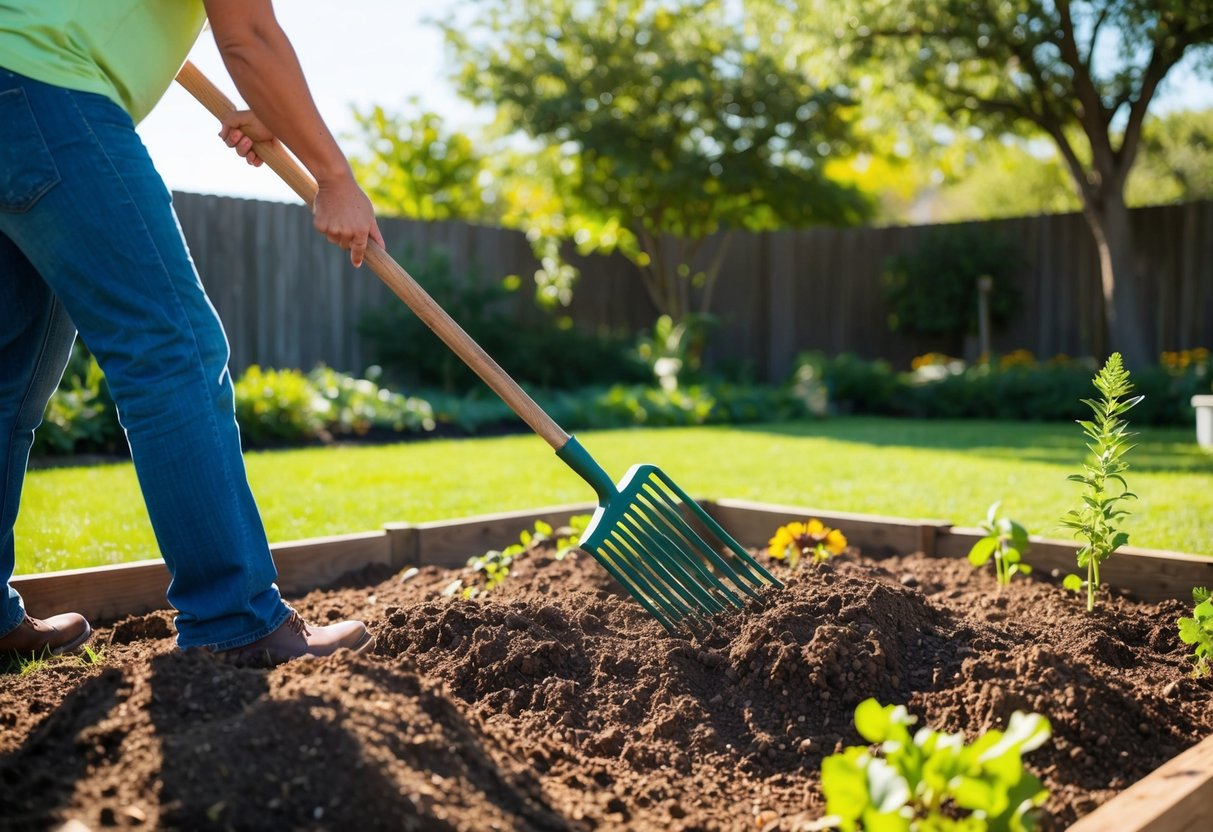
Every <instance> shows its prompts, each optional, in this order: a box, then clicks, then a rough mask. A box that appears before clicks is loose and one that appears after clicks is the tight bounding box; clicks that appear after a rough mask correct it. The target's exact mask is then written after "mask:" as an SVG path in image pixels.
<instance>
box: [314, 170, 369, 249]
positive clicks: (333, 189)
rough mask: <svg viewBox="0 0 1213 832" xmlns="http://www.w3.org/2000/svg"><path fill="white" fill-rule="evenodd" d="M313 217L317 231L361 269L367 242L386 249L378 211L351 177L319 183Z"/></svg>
mask: <svg viewBox="0 0 1213 832" xmlns="http://www.w3.org/2000/svg"><path fill="white" fill-rule="evenodd" d="M312 214H313V216H314V224H315V226H316V230H317V231H319V232H320V233H321V234H323V235H324V236H325V237H327V238H328V239H329V242H331V243H336V244H337V245H339V246H341V247H342V248H343V249H346V250H347V251H349V253H350V262H351V263H353V264H354V265H355V266H361V265H362V259H363V257H364V256H365V255H366V246H367V241H368V240H374V241H375V242H376V243H378V244H379V245H380V246H382V245H383V235H382V234H380V233H379V224H378V223H376V222H375V209H374V208H373V207H372V206H371V201H370V200H369V199H368V198H367V196H366V194H365V193H363V192H362V189H361V188H359V187H358V183H357V182H355V181H354V178H353V176H351V175H348V174H346V175H343V176H338V177H336V178H335V179H332V180H322V181H320V182H319V183H318V189H317V191H316V199H315V201H314V202H313V203H312Z"/></svg>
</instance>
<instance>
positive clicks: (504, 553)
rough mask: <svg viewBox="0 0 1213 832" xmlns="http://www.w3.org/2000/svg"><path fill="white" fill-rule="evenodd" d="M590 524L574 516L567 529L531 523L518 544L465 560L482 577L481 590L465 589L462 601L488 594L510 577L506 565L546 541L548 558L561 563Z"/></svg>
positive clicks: (585, 516)
mask: <svg viewBox="0 0 1213 832" xmlns="http://www.w3.org/2000/svg"><path fill="white" fill-rule="evenodd" d="M589 524H590V515H588V514H578V515H575V516H573V517H570V518H569V525H568V526H564V527H561V528H559V529H554V528H552V525H551V524H550V523H545V522H544V521H542V520H536V521H535V527H534V529H533V530H528V529H523V530H522V533H521V534H519V535H518V542H517V543H514V544H513V545H510V546H507V547H505V548H504V549H502V550H501V551H497V550H496V549H493V550H490V551H488V552H485V553H484V554H483V555H477V556H476V557H473V558H471V559H469V560H468V566H469V567H470V568H471V569H472V570H473V571H476V572H482V573H483V574H484V587H483V589H480V588H477V587H474V586H469V587H467V588H466V589H464V591H463V597H464V598H474V597H476V596H477V595H479V594H480V593H481V592H488V591H489V590H491V589H493V588H494V587H496V586H498V585H499V584H500V583H501V582H502V581H504V580H505V579H506V578H508V577H509V575H510V564H512V563H513V562H514V558H516V557H518V556H519V555H521V554H523V553H524V552H530V551H533V550H535V549H537V548H539V547H540V546H542V545H543V544H545V543H547V542H548V541H553V542H554V543H555V548H554V550H553V552H552V557H553V558H555V559H556V560H564V557H565V556H566V555H567V554H568V553H569V552H571V551H573V550H574V549H576V548H577V541H578V539H579V537H580V535H581V533H582V532H583V531H585V529H586V527H587V526H589Z"/></svg>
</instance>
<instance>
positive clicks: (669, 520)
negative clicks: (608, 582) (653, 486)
mask: <svg viewBox="0 0 1213 832" xmlns="http://www.w3.org/2000/svg"><path fill="white" fill-rule="evenodd" d="M637 500H639V501H641V502H642V503H643V504H644V505H645V506H648V507H649V510H650V511H651V512H652V513H654V514H656V515H657V516H658V517H660V518H661V519H662V520H663V521H664V522H665V524H666V526H668V527H669V528H670V531H671V532H672V533H673V534H674V535H677V538H676V539H673V540H670V545H671V546H673V547H674V548H675V550H676V551H677V553H678V555H679V557H680V558H681V559H682V561H683V562H684V563H688V564H690V566H691V567H692V568H693V569H694V570H695V571H696V572H697V573H699V575H700V576H702V577H703V579H704V580H706V581H708V582H709V583H710V584H711V585H712V586H713V587H715V588H716V589H717V590H718V591H719V592H720V593H722V594H723V595H724V597H725V599H726V600H727V601H728V602H729V603H730V604H732V605H733V606H735V607H738V608H740V607H741V606H742V603H741V599H740V598H738V597H737V595H736V594H735V593H734V592H733V591H732V590H730V589H729V588H728V587H727V586H725V585H724V583H723V582H722V581H721V580H720V578H718V577H716V575H714V574H713V573H712V571H711V570H710V569H708V568H707V566H706V565H705V564H704V558H703V557H702V556H700V553H699V552H696V551H695V544H694V543H693V542H692V541H690V540H687V539H686V534H685V533H684V532H683V529H682V528H681V527H683V526H686V522H685V521H683V520H682V518H680V517H678V516H677V515H673V516H671V512H670V511H669V510H668V509H666V508H665V506H662V505H660V504H657V505H651V503H652V498H650V497H648V496H647V495H646V494H644V493H638V494H637ZM688 531H689V527H688ZM667 539H668V538H667ZM680 542H685V543H686V545H680ZM700 543H701V544H702V541H700Z"/></svg>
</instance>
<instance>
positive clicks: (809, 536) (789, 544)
mask: <svg viewBox="0 0 1213 832" xmlns="http://www.w3.org/2000/svg"><path fill="white" fill-rule="evenodd" d="M846 546H847V539H846V536H845V535H843V533H842V532H840V531H838V530H837V529H831V528H829V527H828V526H826V524H825V523H822V522H821V521H820V520H818V519H817V518H815V517H814V518H811V519H810V520H809V521H808V522H807V523H799V522H792V523H788V524H787V525H786V526H780V527H779V528H778V529H776V530H775V534H774V535H773V536H772V537H771V539H770V541H769V542H768V544H767V554H768V555H769V556H770V557H771V558H773V559H775V560H787V562H788V565H789V566H791V567H792V568H793V569H795V568H796V566H797V565H798V564H799V563H800V559H801V558H802V557H807V558H812V559H813V561H814V562H815V563H822V562H824V561H827V560H829V559H830V557H831V556H832V555H837V554H840V553H841V552H842V551H843V550H844V549H846Z"/></svg>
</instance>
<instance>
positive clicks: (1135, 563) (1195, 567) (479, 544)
mask: <svg viewBox="0 0 1213 832" xmlns="http://www.w3.org/2000/svg"><path fill="white" fill-rule="evenodd" d="M700 505H701V506H702V507H703V508H704V509H705V510H706V511H707V512H708V514H709V515H711V516H712V517H713V518H714V519H715V520H716V521H717V522H718V523H720V525H721V526H723V527H724V528H725V529H726V530H727V531H729V533H730V534H732V535H733V537H735V538H736V539H737V541H738V542H739V543H741V544H742V545H743V546H747V547H753V548H759V547H763V546H765V545H766V543H767V539H768V538H769V536H770V535H771V533H772V532H773V531H774V530H775V529H776V528H778V527H779V526H781V525H783V524H785V523H788V522H791V521H793V520H804V519H806V518H808V517H816V518H818V519H819V520H821V521H822V522H823V523H825V524H826V525H829V526H834V527H836V528H839V529H841V530H842V531H843V532H844V533H845V534H846V536H847V539H848V541H849V542H850V543H851V544H852V545H855V546H857V547H859V548H860V549H862V550H864V551H866V552H869V553H872V554H876V555H883V554H908V553H911V552H915V551H922V552H923V553H925V554H927V555H933V556H938V557H951V558H961V557H965V556H966V555H967V554H968V551H969V549H970V548H971V547H972V545H973V543H975V542H976V541H977V540H978V539H980V538H981V537H983V536H984V532H982V531H981V530H980V529H972V528H956V527H953V526H952V525H951V524H950V523H949V522H947V521H944V520H926V519H906V518H898V517H882V516H879V515H865V514H851V513H845V512H836V511H826V510H817V509H807V508H804V507H799V506H788V505H776V504H770V503H759V502H753V501H749V500H728V499H721V500H715V501H710V500H705V501H701V502H700ZM594 507H595V506H594V504H593V503H590V502H586V503H574V504H569V505H560V506H549V507H546V508H540V509H531V510H523V511H512V512H503V513H499V514H487V515H479V516H475V517H467V518H461V519H455V520H440V521H434V522H427V523H388V524H385V526H384V527H383V529H381V530H379V531H374V532H363V533H357V534H344V535H336V536H332V537H321V538H312V539H308V540H298V541H290V542H286V543H276V544H273V545H272V546H271V547H270V548H271V550H272V551H273V554H274V559H275V562H276V564H277V566H278V585H279V587H280V588H281V589H282V591H283V592H284V593H287V594H294V593H302V592H306V591H308V590H311V589H316V588H319V587H321V586H325V585H327V584H331V583H333V582H334V581H336V580H337V579H339V578H340V577H342V576H343V575H346V574H349V573H352V572H357V571H358V570H360V569H364V568H366V567H369V566H383V567H387V568H391V569H396V570H403V569H407V568H409V567H412V566H423V565H424V566H438V567H447V568H450V567H461V566H463V565H464V564H465V563H466V562H467V559H468V557H469V555H470V554H471V553H478V552H484V551H487V550H489V549H492V548H496V547H499V546H502V545H503V544H505V543H508V542H509V541H512V540H515V539H516V538H517V536H518V534H519V533H520V532H521V531H523V530H525V529H529V528H531V527H532V526H533V524H534V523H535V521H536V520H544V521H546V522H548V523H550V524H552V525H563V524H565V523H567V521H568V520H569V518H570V517H572V516H573V515H576V514H586V513H589V512H591V511H593V509H594ZM1077 549H1078V546H1077V544H1075V543H1070V542H1066V541H1059V540H1050V539H1047V538H1037V537H1033V538H1032V548H1031V550H1030V557H1028V558H1026V560H1027V561H1029V562H1030V563H1031V564H1032V566H1033V567H1035V568H1036V569H1037V570H1039V571H1042V572H1052V571H1054V570H1063V569H1065V570H1072V569H1073V568H1074V563H1075V553H1076V551H1077ZM1102 569H1103V576H1104V578H1105V579H1106V580H1107V581H1108V582H1109V583H1110V584H1111V585H1112V586H1114V587H1116V588H1117V589H1125V590H1129V591H1132V592H1133V593H1134V594H1136V595H1137V596H1139V597H1140V598H1142V599H1143V600H1146V601H1150V602H1156V601H1159V600H1163V599H1165V598H1179V599H1181V600H1188V599H1189V598H1190V597H1191V590H1192V587H1193V586H1210V585H1213V557H1207V556H1202V555H1194V554H1189V553H1184V552H1168V551H1162V550H1153V549H1140V548H1135V547H1124V548H1122V549H1120V550H1118V551H1117V553H1116V556H1115V557H1114V558H1111V559H1109V560H1108V561H1107V562H1106V563H1105V564H1104V566H1103V567H1102ZM168 582H169V575H168V571H167V569H166V568H165V566H164V561H163V560H146V561H139V562H137V563H129V564H119V565H114V566H100V567H92V568H87V569H72V570H66V571H61V572H49V573H44V574H38V575H19V576H16V577H14V578H13V579H12V585H13V587H14V588H15V589H16V590H17V591H19V592H20V593H21V595H22V597H23V598H24V599H25V604H26V609H27V611H28V612H29V613H30V614H31V615H34V616H37V617H45V616H49V615H53V614H55V613H57V612H62V611H63V610H65V609H69V608H70V609H73V610H76V611H78V612H81V613H82V614H84V615H86V616H87V617H89V618H91V619H94V620H96V621H108V620H114V619H117V618H120V617H123V616H127V615H137V614H140V613H144V612H149V611H151V610H156V609H164V608H165V607H166V606H167V604H166V602H165V592H166V590H167V589H168ZM1211 814H1213V736H1211V737H1208V738H1206V739H1205V740H1204V741H1202V742H1200V743H1198V744H1197V745H1195V746H1193V747H1192V748H1189V749H1188V750H1187V751H1184V752H1183V753H1182V754H1180V755H1178V756H1177V757H1174V758H1172V759H1171V760H1169V761H1168V762H1166V763H1164V764H1163V765H1162V766H1160V767H1159V768H1158V769H1156V770H1155V771H1154V772H1152V773H1151V774H1149V775H1147V776H1146V777H1144V778H1142V779H1141V780H1139V781H1138V782H1136V783H1134V784H1133V785H1131V786H1130V787H1129V788H1128V789H1126V790H1125V791H1123V792H1121V793H1120V794H1118V795H1117V796H1116V797H1115V798H1113V799H1112V800H1110V801H1108V802H1107V803H1105V804H1104V805H1102V806H1101V807H1099V808H1098V809H1096V810H1095V811H1094V812H1092V813H1091V814H1090V815H1087V816H1086V817H1084V818H1081V819H1080V820H1079V821H1078V822H1077V823H1076V824H1074V825H1073V826H1071V827H1070V828H1071V829H1072V830H1077V832H1096V830H1101V829H1116V830H1120V832H1147V831H1148V832H1187V830H1192V831H1193V832H1194V831H1195V830H1196V829H1198V828H1203V826H1202V825H1201V824H1202V823H1203V822H1207V818H1208V817H1209V816H1210V815H1211Z"/></svg>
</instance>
